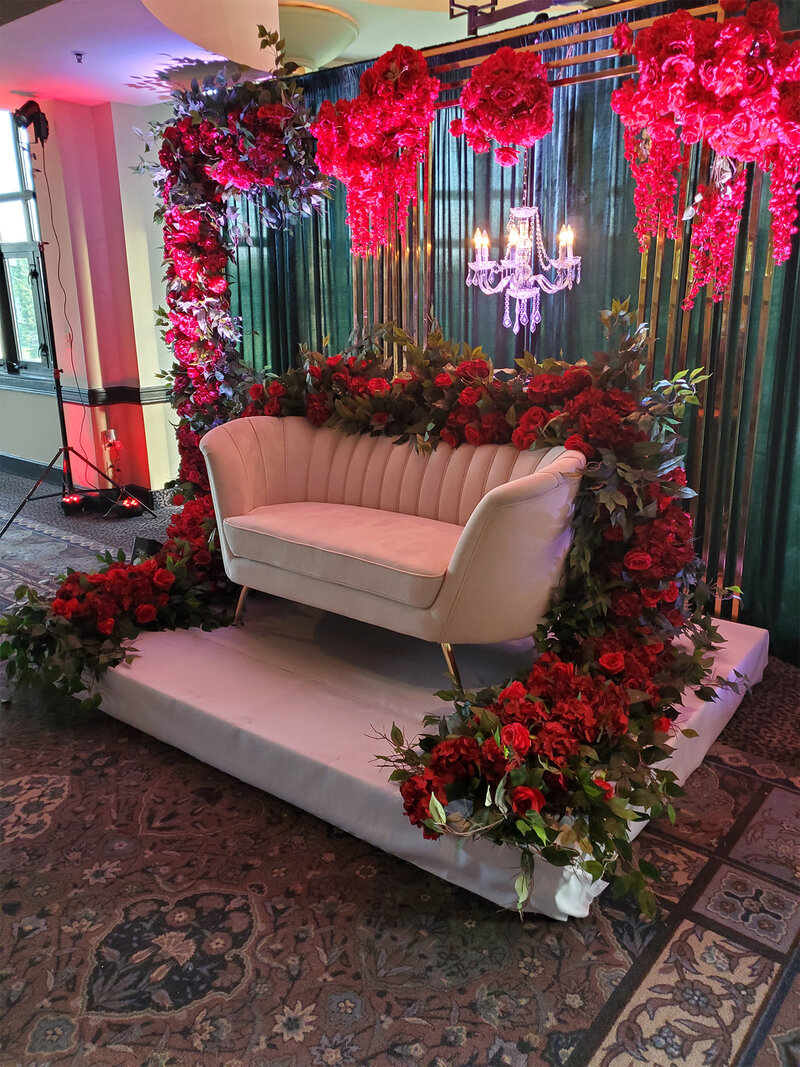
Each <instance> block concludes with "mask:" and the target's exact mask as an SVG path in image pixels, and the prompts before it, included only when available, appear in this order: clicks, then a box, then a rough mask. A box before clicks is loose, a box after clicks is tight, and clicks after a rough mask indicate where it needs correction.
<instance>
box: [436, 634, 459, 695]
mask: <svg viewBox="0 0 800 1067" xmlns="http://www.w3.org/2000/svg"><path fill="white" fill-rule="evenodd" d="M441 649H442V652H444V661H445V663H446V664H447V670H448V672H449V673H450V676H451V677H452V679H453V681H454V682H455V684H456V687H457V688H458V689H462V690H463V688H464V686H463V685H462V684H461V675H460V674H459V673H458V664H457V663H456V654H455V652H454V651H453V646H452V645H451V644H450V642H449V641H442V642H441Z"/></svg>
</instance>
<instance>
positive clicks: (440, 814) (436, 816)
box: [428, 793, 447, 826]
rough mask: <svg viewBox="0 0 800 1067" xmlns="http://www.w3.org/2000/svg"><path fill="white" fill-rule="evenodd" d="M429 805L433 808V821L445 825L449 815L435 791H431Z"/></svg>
mask: <svg viewBox="0 0 800 1067" xmlns="http://www.w3.org/2000/svg"><path fill="white" fill-rule="evenodd" d="M428 807H429V808H430V809H431V816H432V817H433V821H434V822H435V823H436V825H437V826H444V825H445V823H446V822H447V815H446V813H445V810H444V808H443V807H442V805H441V804H440V803H439V801H438V800H437V799H436V797H435V796H434V795H433V793H431V799H430V803H429V804H428Z"/></svg>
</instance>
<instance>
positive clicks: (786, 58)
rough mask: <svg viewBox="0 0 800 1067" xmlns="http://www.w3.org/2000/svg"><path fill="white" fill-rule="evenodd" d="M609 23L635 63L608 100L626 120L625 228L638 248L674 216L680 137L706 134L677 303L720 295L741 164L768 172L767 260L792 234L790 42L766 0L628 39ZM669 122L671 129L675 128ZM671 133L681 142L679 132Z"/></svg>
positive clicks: (797, 66)
mask: <svg viewBox="0 0 800 1067" xmlns="http://www.w3.org/2000/svg"><path fill="white" fill-rule="evenodd" d="M626 29H627V30H628V32H624V31H622V30H621V28H620V27H618V29H617V32H616V33H615V35H614V43H615V45H616V46H617V48H618V49H619V50H620V51H621V52H626V51H632V52H633V53H634V55H635V56H636V59H637V64H638V80H634V79H631V80H629V81H627V82H626V83H625V84H624V85H623V86H622V87H621V88H620V89H617V90H615V92H614V94H613V95H612V100H611V106H612V108H613V109H614V110H615V111H616V112H617V113H618V114H619V116H620V118H621V119H622V122H623V123H624V124H625V127H626V129H625V155H626V158H627V159H628V161H629V163H630V165H631V170H632V173H633V176H634V179H635V181H636V191H635V194H634V199H635V204H636V215H637V219H638V223H637V226H636V233H637V235H638V237H639V244H640V247H641V248H642V251H644V250H645V249H646V248H647V245H648V242H649V238H650V237H651V236H655V234H656V233H657V232H658V227H659V224H663V225H664V226H665V229H666V233H667V236H675V235H676V233H677V230H678V227H679V225H680V223H679V221H678V220H676V219H674V218H673V213H674V201H675V193H676V190H677V177H676V172H677V170H678V167H679V165H680V162H681V149H680V141H682V142H683V144H693V143H695V142H697V141H700V140H705V141H706V142H707V143H708V145H709V146H710V147H711V148H712V149H713V150H714V151H715V152H716V153H717V155H718V157H724V158H725V160H729V162H727V163H726V162H725V161H724V160H723V161H722V163H720V162H719V161H718V163H717V165H716V168H715V171H714V173H713V174H712V182H711V184H710V185H709V186H707V187H701V188H700V189H698V197H699V199H698V200H696V204H695V208H694V209H691V208H690V209H689V215H688V217H691V214H695V215H696V220H695V223H694V225H693V227H692V244H691V251H692V261H693V268H694V274H693V281H692V286H691V289H690V292H689V295H688V296H687V299H686V301H685V303H684V307H685V308H687V307H690V306H691V304H692V302H693V300H694V297H695V295H696V294H697V292H698V291H699V290H700V289H701V288H702V287H703V286H705V285H707V284H713V287H714V289H713V295H712V299H713V300H715V301H717V300H720V299H721V298H722V296H723V294H724V292H725V290H726V289H727V288H728V286H729V283H730V275H731V270H732V263H733V247H734V244H735V237H736V232H737V230H738V226H739V220H740V215H741V207H742V203H743V198H744V192H745V178H744V170H743V165H744V164H746V163H755V164H756V166H758V167H759V168H760V169H761V170H762V171H764V172H765V173H769V174H770V175H771V199H770V211H771V212H772V216H773V223H772V238H773V256H774V258H775V262H776V263H783V262H784V261H785V260H786V259H788V257H789V254H790V251H791V239H792V236H793V234H795V233H797V223H796V216H797V186H798V183H800V42H794V43H792V44H789V43H788V42H786V41H785V40H784V38H783V34H782V32H781V29H780V25H779V23H778V9H777V7H776V6H775V4H774V3H772V2H771V0H754V2H753V3H751V4H750V6H749V8H748V10H747V12H746V14H745V15H744V17H740V18H734V19H728V20H726V21H725V22H724V23H718V22H715V21H703V20H700V19H694V18H692V17H691V15H689V14H688V13H687V12H685V11H677V12H675V13H674V14H672V15H667V16H664V17H662V18H659V19H656V21H655V22H654V23H653V25H652V26H650V27H648V28H647V29H645V30H642V31H641V32H640V33H639V34H638V35H637V36H636V39H635V41H633V43H632V44H631V35H630V31H629V29H628V28H627V27H626ZM676 127H681V129H680V134H678V131H677V129H676ZM678 137H679V138H680V140H679V139H678Z"/></svg>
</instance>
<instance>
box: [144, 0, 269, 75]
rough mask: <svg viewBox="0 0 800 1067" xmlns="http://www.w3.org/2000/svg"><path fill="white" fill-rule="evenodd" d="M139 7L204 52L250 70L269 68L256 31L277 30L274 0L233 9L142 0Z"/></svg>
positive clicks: (249, 1)
mask: <svg viewBox="0 0 800 1067" xmlns="http://www.w3.org/2000/svg"><path fill="white" fill-rule="evenodd" d="M142 3H143V4H144V6H145V7H146V8H147V10H148V11H149V12H150V14H151V15H155V17H156V18H157V19H158V21H159V22H160V23H161V24H162V25H164V26H166V27H167V29H168V30H172V32H173V33H177V34H179V35H180V36H181V37H183V38H185V39H186V40H187V41H191V42H192V43H193V44H196V45H199V46H200V47H201V48H205V49H206V50H207V51H208V52H214V53H216V54H217V55H218V56H224V58H225V59H232V60H233V62H234V63H238V64H239V65H240V66H242V67H252V68H253V69H254V70H259V69H261V68H262V67H264V66H269V65H270V63H269V58H271V57H270V52H269V50H267V51H266V52H264V51H262V50H261V42H260V40H259V37H258V27H259V26H260V25H261V26H265V27H266V28H267V29H268V30H276V29H277V28H278V0H236V4H235V5H231V4H222V3H211V2H209V0H142ZM265 59H266V60H267V61H266V62H265Z"/></svg>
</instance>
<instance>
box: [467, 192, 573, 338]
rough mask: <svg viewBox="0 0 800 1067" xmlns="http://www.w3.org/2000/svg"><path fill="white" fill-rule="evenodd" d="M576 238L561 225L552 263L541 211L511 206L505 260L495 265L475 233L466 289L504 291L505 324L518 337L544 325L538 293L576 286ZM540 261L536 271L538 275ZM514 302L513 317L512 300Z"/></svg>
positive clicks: (486, 240) (483, 236)
mask: <svg viewBox="0 0 800 1067" xmlns="http://www.w3.org/2000/svg"><path fill="white" fill-rule="evenodd" d="M574 240H575V234H574V232H573V229H572V227H571V226H566V225H565V226H562V227H561V231H560V233H559V235H558V258H557V259H551V258H550V257H549V256H548V254H547V253H546V252H545V250H544V241H543V240H542V223H541V218H540V216H539V209H538V207H536V206H535V205H534V206H533V207H527V206H525V205H523V206H522V207H512V208H511V210H510V212H509V223H508V243H507V245H506V254H505V258H504V259H501V260H500V262H499V263H498V262H497V261H496V260H494V259H490V258H489V238H488V236H487V235H486V230H476V231H475V237H474V238H473V243H474V245H475V258H474V259H473V260H472V262H471V263H469V264H468V267H469V270H468V273H467V285H477V286H478V288H479V289H480V291H481V292H482V293H486V294H487V296H488V295H492V294H494V293H499V292H500V291H501V290H502V289H504V290H505V294H506V303H505V314H504V315H503V325H504V326H505V327H509V326H511V327H512V328H513V330H514V333H519V331H520V327H521V326H527V325H528V324H529V323H530V326H531V329H532V330H535V329H536V327H537V326H538V325H539V323H540V322H541V321H542V316H541V312H540V310H539V302H540V299H541V294H542V293H548V294H550V295H552V294H553V293H558V292H560V291H561V290H562V289H571V288H572V287H573V285H578V284H580V280H581V257H580V256H576V255H575V254H574V252H573V242H574ZM537 263H538V267H539V273H537V271H536V265H537ZM512 297H513V299H514V300H515V302H516V303H515V308H514V318H513V321H512V317H511V300H512Z"/></svg>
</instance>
